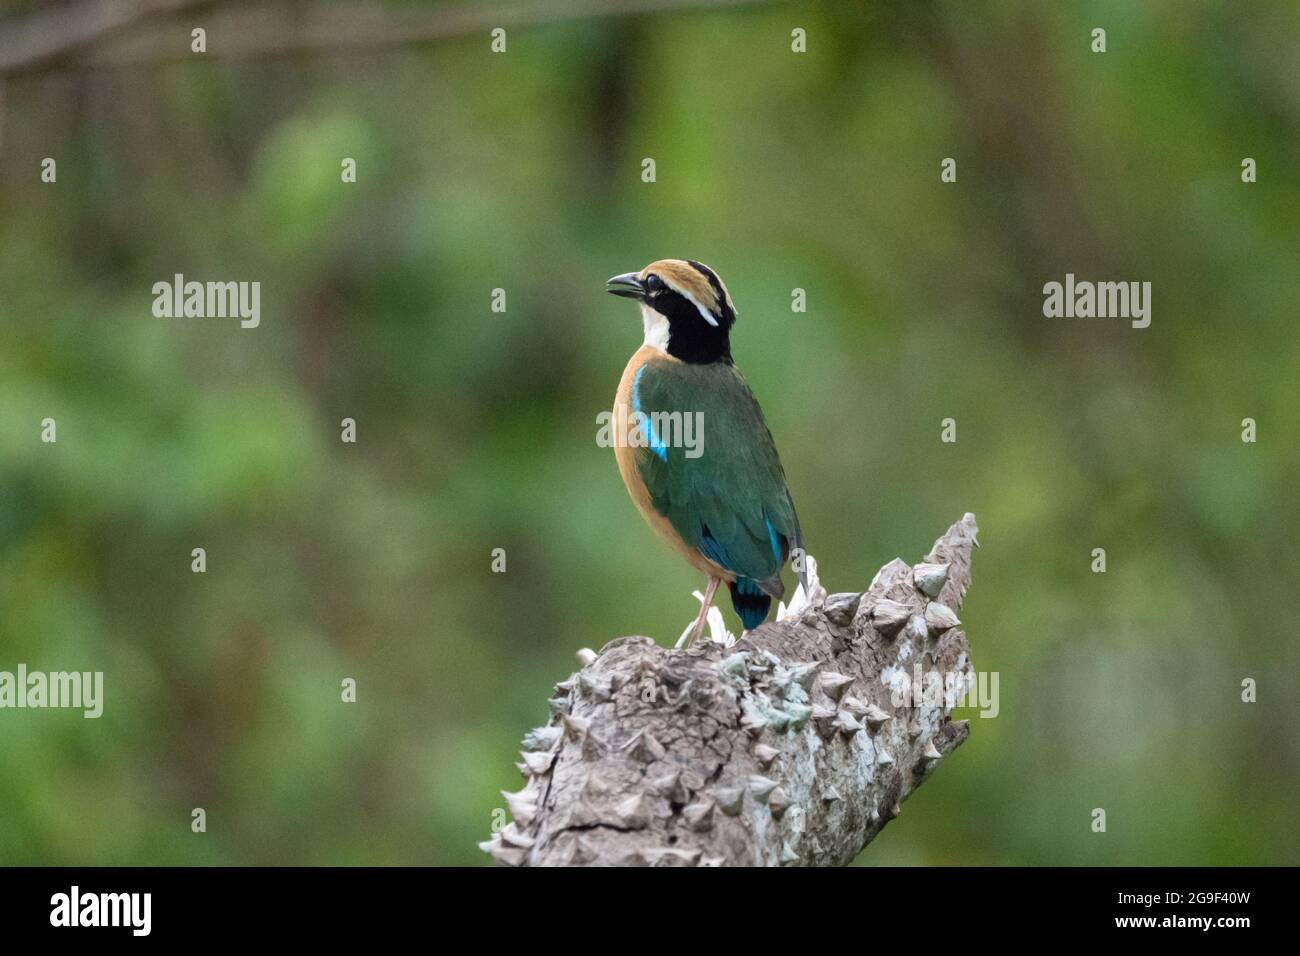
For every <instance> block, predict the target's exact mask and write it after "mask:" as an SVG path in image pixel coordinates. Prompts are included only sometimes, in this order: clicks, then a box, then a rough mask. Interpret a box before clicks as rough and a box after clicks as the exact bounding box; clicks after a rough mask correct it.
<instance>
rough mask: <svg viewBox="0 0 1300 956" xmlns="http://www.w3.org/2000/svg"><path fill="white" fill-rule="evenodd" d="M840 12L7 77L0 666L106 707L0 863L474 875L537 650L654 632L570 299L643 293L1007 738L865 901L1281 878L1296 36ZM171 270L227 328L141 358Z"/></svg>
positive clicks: (586, 305)
mask: <svg viewBox="0 0 1300 956" xmlns="http://www.w3.org/2000/svg"><path fill="white" fill-rule="evenodd" d="M863 6H864V5H860V4H839V3H820V4H800V5H797V6H794V5H789V6H758V7H753V8H746V9H740V10H734V11H726V12H682V13H676V14H663V15H658V16H653V17H645V18H607V19H599V20H593V21H583V22H576V23H565V24H554V25H548V26H542V27H536V28H531V29H519V30H514V31H512V32H511V34H510V45H509V52H508V53H507V54H505V55H492V54H490V53H489V52H488V41H487V38H486V36H480V35H474V36H468V37H465V38H462V39H457V40H451V41H447V42H440V43H438V44H437V45H436V47H434V48H428V49H410V50H400V51H399V50H394V51H384V52H373V53H364V54H359V53H351V54H340V55H325V54H321V55H313V56H299V57H291V58H285V59H277V60H268V61H257V60H254V61H249V60H231V61H223V60H221V59H220V58H219V57H212V58H211V59H207V60H202V61H199V60H197V59H196V60H195V61H194V62H187V63H181V64H172V65H163V66H158V67H141V68H130V69H110V70H101V71H89V70H76V69H69V70H54V71H49V72H45V73H41V74H39V75H35V76H30V77H18V78H13V79H11V80H10V81H9V82H8V83H7V84H6V90H5V92H6V94H7V95H6V97H5V103H6V110H7V112H6V115H5V118H4V137H5V140H4V148H3V150H4V151H3V154H2V157H0V158H2V164H0V249H2V250H3V255H2V257H0V669H10V670H11V669H13V668H14V667H15V666H16V665H17V664H18V663H19V662H25V663H26V664H28V666H29V667H31V668H41V669H47V670H49V669H77V670H103V671H104V672H105V675H106V676H105V684H106V702H105V712H104V716H103V717H102V718H101V719H99V720H97V721H95V720H84V719H82V717H81V716H80V714H79V713H74V712H66V711H44V712H41V711H37V712H32V711H3V712H0V768H2V772H0V861H3V862H5V863H59V864H85V863H105V864H106V863H118V864H146V863H161V864H177V863H212V864H233V863H252V864H271V863H306V864H324V863H349V864H352V863H355V864H362V863H369V864H414V863H437V864H479V863H485V862H486V857H484V856H483V855H482V854H480V853H479V851H478V850H477V849H476V848H475V843H476V842H477V841H478V840H480V839H483V838H485V836H486V835H487V833H488V831H489V828H490V826H491V823H492V812H493V810H494V808H498V807H500V806H502V804H503V801H502V800H501V798H500V796H499V794H498V791H499V790H501V789H503V788H508V789H517V786H518V782H519V781H518V777H517V775H516V773H515V770H514V769H513V763H514V761H515V760H516V759H517V757H516V750H517V747H518V741H519V738H520V737H521V735H522V734H523V732H524V731H525V730H526V729H527V728H529V727H531V726H533V725H536V724H538V723H540V722H542V721H543V720H544V718H545V716H546V705H545V699H546V697H547V696H548V695H549V691H550V688H551V686H552V684H553V683H554V682H555V681H556V680H558V679H561V678H563V677H564V676H566V675H567V674H568V673H569V672H570V671H571V669H572V668H573V666H574V658H573V654H574V651H575V650H577V649H578V648H579V647H581V646H584V645H593V644H594V645H596V646H599V645H600V644H601V643H603V642H604V641H605V640H608V639H612V638H614V637H617V636H620V635H624V634H649V635H652V636H654V637H656V638H657V639H658V640H659V641H661V642H667V641H670V640H672V639H674V638H675V637H676V636H677V634H678V633H679V632H680V630H681V628H682V627H683V626H685V624H686V623H687V622H688V621H689V620H690V619H691V617H692V616H693V614H694V610H695V607H696V603H695V601H694V599H692V598H691V597H690V591H691V590H692V589H693V588H695V587H697V586H699V583H700V582H698V581H696V580H695V574H694V572H693V571H692V570H690V569H689V568H688V567H686V566H685V565H684V564H683V563H681V562H680V561H679V560H678V559H677V558H675V557H673V556H672V555H670V554H669V553H668V552H667V551H666V550H664V549H662V548H661V547H660V546H659V545H658V544H657V543H656V542H655V541H654V540H653V538H652V537H651V535H650V533H649V532H648V530H647V529H646V528H645V527H644V526H643V525H642V523H641V521H640V519H639V518H638V517H637V515H636V513H635V511H634V510H633V508H632V506H631V504H630V503H629V502H628V500H627V498H626V495H625V493H624V490H623V488H622V485H621V482H620V481H619V478H618V475H617V472H616V469H615V465H614V461H613V455H612V452H611V451H610V450H609V449H605V448H600V447H597V445H596V443H595V440H594V438H595V434H596V430H597V425H596V416H597V414H598V413H599V412H601V411H602V410H605V409H607V408H608V407H609V405H610V403H611V401H612V396H613V392H614V387H615V385H616V384H617V381H618V378H619V375H620V373H621V370H622V368H623V364H624V362H625V361H626V359H627V356H628V355H629V354H630V353H631V352H632V351H633V350H634V349H635V348H636V346H637V345H638V344H639V343H640V325H639V320H638V317H637V315H636V313H635V310H634V309H633V308H632V307H631V306H629V305H628V304H627V303H625V302H621V301H618V300H614V299H611V298H610V297H608V296H606V295H605V294H604V292H603V280H604V278H605V277H606V276H608V275H611V274H614V273H616V272H624V271H627V270H629V269H638V268H640V267H641V266H642V265H644V264H645V263H647V262H649V261H651V260H653V259H656V258H660V257H686V256H690V257H695V258H700V259H702V260H704V261H706V262H708V263H709V264H710V265H712V266H713V267H715V268H716V269H717V270H718V272H719V273H720V274H721V275H722V276H723V277H724V278H725V280H726V282H727V284H728V285H729V287H730V290H731V292H732V295H733V297H734V298H735V300H736V303H737V306H738V309H739V312H740V321H739V324H738V326H737V328H736V330H735V334H734V337H733V343H734V352H735V355H736V358H737V361H738V364H739V365H740V367H741V368H742V369H743V370H744V372H745V374H746V376H747V377H748V378H749V380H750V382H751V384H752V385H753V387H754V390H755V391H756V393H757V394H758V396H759V398H760V400H761V401H762V403H763V406H764V408H765V410H766V412H767V415H768V419H769V423H770V425H771V428H772V431H773V433H774V435H775V437H776V440H777V443H778V446H779V447H780V449H781V452H782V456H783V459H784V461H785V465H786V471H787V473H788V475H789V480H790V487H791V489H792V490H793V493H794V495H795V498H796V501H797V502H798V505H799V509H800V515H801V518H802V522H803V526H804V529H805V532H806V535H807V538H808V542H809V547H810V549H811V550H812V552H813V553H814V554H815V555H816V556H817V558H818V560H819V562H820V565H821V568H822V571H823V578H824V580H825V581H826V583H827V584H828V585H829V586H830V588H831V589H832V590H847V589H861V588H862V587H864V586H865V585H866V583H867V582H868V581H869V580H870V578H871V575H872V574H873V573H874V572H875V570H876V569H877V568H878V567H879V566H880V565H881V564H883V563H885V562H886V561H888V560H889V559H891V558H893V557H895V556H896V555H901V556H903V557H905V558H907V559H910V560H915V559H917V558H919V557H920V555H921V554H923V553H924V552H925V550H926V549H927V548H928V546H929V544H930V543H931V541H932V540H933V538H934V537H935V536H936V535H938V534H939V533H940V532H941V531H942V530H943V529H944V528H946V527H947V525H948V524H949V523H950V522H952V521H954V520H956V519H957V518H959V517H960V516H961V514H962V513H963V512H964V511H966V510H971V511H974V512H975V513H976V514H977V515H978V517H979V521H980V525H981V527H982V529H983V530H982V535H981V541H982V544H983V548H982V550H980V551H979V552H978V553H977V555H976V563H975V569H974V570H975V585H974V588H973V589H972V590H971V592H970V594H969V596H968V602H967V605H966V607H965V609H964V610H963V612H962V615H961V616H962V619H963V621H964V623H965V625H966V628H967V631H968V633H969V635H970V639H971V644H972V646H973V649H974V659H975V664H976V667H977V668H979V669H980V670H984V671H998V672H999V673H1000V691H1001V700H1000V708H1001V712H1000V714H999V715H998V717H997V718H996V719H991V720H980V719H978V717H976V716H975V715H974V714H973V713H972V714H967V715H966V716H970V717H972V718H973V720H972V723H973V727H972V730H973V732H972V735H971V739H970V741H969V743H967V744H966V745H965V746H964V747H962V748H961V750H960V751H958V753H957V754H956V756H955V757H954V758H953V759H952V760H951V761H948V762H946V764H945V766H944V768H943V769H942V770H941V771H940V772H939V773H938V774H936V776H935V777H934V778H933V779H932V780H931V781H930V782H929V783H927V785H926V786H925V787H923V788H922V789H921V790H920V791H919V792H918V793H917V794H916V795H915V796H914V797H913V798H912V799H911V800H910V801H909V802H908V804H907V805H906V807H905V808H904V813H903V815H902V817H901V818H900V819H899V820H898V821H896V822H894V823H893V824H891V826H890V827H889V828H888V829H887V830H886V831H885V832H884V833H883V834H882V836H881V837H880V838H879V839H878V840H877V841H876V842H875V843H874V844H873V845H872V846H871V847H870V848H869V849H868V851H867V852H866V853H865V854H864V856H863V859H862V862H864V863H941V864H1004V863H1031V864H1101V863H1113V864H1139V863H1142V864H1209V863H1227V864H1238V863H1289V864H1295V863H1297V862H1300V854H1298V853H1297V843H1298V841H1297V837H1296V832H1295V807H1294V800H1295V794H1296V782H1297V763H1298V761H1300V757H1298V754H1300V746H1297V742H1298V731H1297V727H1300V714H1298V713H1297V694H1296V675H1297V670H1298V669H1297V664H1298V663H1300V661H1298V660H1297V640H1296V638H1297V634H1298V633H1300V612H1297V608H1296V602H1295V600H1294V598H1295V595H1296V593H1297V590H1298V588H1297V585H1298V584H1300V558H1298V557H1297V548H1296V541H1297V531H1298V529H1297V526H1296V487H1297V484H1296V475H1297V473H1298V472H1300V454H1298V453H1297V448H1298V446H1300V442H1298V441H1297V439H1298V438H1300V424H1298V422H1297V417H1296V411H1297V397H1298V391H1297V384H1296V369H1297V366H1298V365H1300V338H1298V337H1297V334H1296V303H1297V301H1300V270H1298V269H1297V263H1300V232H1298V231H1297V210H1300V134H1298V132H1297V130H1298V129H1300V123H1298V122H1297V120H1300V97H1297V93H1296V91H1297V86H1296V82H1295V81H1296V72H1295V50H1296V48H1297V44H1298V43H1300V7H1297V6H1295V5H1291V4H1266V3H1258V4H1254V3H1247V4H1231V5H1220V4H1213V3H1183V2H1174V0H1166V2H1154V3H1146V4H1132V3H1119V2H1087V3H1082V4H1069V5H1067V4H1047V3H1031V4H1022V3H1012V2H999V3H992V4H979V5H971V4H963V3H957V2H953V3H943V4H931V3H916V4H912V3H907V4H904V3H894V4H881V5H878V6H877V5H872V6H871V8H870V9H866V10H864V9H862V8H863ZM795 26H802V27H804V28H805V29H806V30H807V31H808V38H809V39H808V52H807V53H806V54H794V53H792V52H790V31H791V29H792V28H793V27H795ZM1094 26H1104V27H1105V28H1106V29H1107V31H1108V52H1106V53H1105V54H1094V53H1091V52H1090V51H1089V40H1090V37H1089V34H1090V31H1091V29H1092V28H1093V27H1094ZM46 156H50V157H55V158H56V159H57V161H58V182H57V184H53V185H49V184H42V183H41V182H40V181H39V178H38V171H39V164H40V161H41V159H42V158H43V157H46ZM345 156H349V157H353V158H355V159H356V161H357V167H358V181H357V182H356V184H354V185H349V184H343V183H341V182H340V177H339V169H340V161H341V159H342V157H345ZM647 156H650V157H653V158H654V159H655V160H656V163H657V170H658V181H657V182H655V183H653V184H646V183H643V182H641V179H640V162H641V159H642V158H643V157H647ZM946 156H951V157H954V158H956V159H957V163H958V181H957V183H955V184H942V183H941V182H940V181H939V163H940V160H941V159H942V158H943V157H946ZM1246 156H1250V157H1253V158H1254V159H1255V160H1256V161H1257V162H1258V166H1259V181H1258V183H1256V184H1253V185H1247V184H1243V183H1242V182H1241V179H1240V168H1241V161H1242V159H1243V157H1246ZM178 272H179V273H184V274H185V275H186V276H187V277H188V278H198V279H222V280H247V281H252V280H256V281H260V282H261V283H262V323H261V326H260V327H259V328H257V329H254V330H241V329H240V328H239V326H238V323H237V322H236V321H234V320H201V319H192V320H173V319H158V318H154V317H153V316H152V314H151V311H150V306H151V301H152V295H151V292H150V289H151V286H152V284H153V283H154V282H156V281H167V280H170V278H171V276H172V275H173V274H175V273H178ZM1067 272H1073V273H1075V274H1076V275H1077V276H1079V277H1080V278H1089V279H1095V280H1100V279H1114V280H1136V281H1150V282H1152V284H1153V313H1152V314H1153V321H1152V324H1151V327H1150V328H1149V329H1146V330H1134V329H1132V328H1130V327H1129V326H1128V323H1126V322H1124V321H1122V320H1100V319H1094V320H1086V319H1076V320H1067V319H1056V320H1052V319H1045V318H1044V317H1043V315H1042V311H1041V306H1042V298H1041V290H1042V286H1043V284H1044V283H1045V282H1048V281H1053V280H1056V281H1059V280H1061V279H1062V278H1063V277H1064V275H1065V273H1067ZM497 287H500V288H504V289H506V290H507V294H508V311H507V312H506V313H505V314H494V313H492V312H491V311H490V310H489V297H490V293H491V290H492V289H494V288H497ZM795 287H799V288H804V289H806V290H807V295H808V303H809V308H808V311H807V313H805V314H796V313H792V312H791V310H790V294H791V290H792V289H793V288H795ZM949 416H951V417H954V418H955V419H956V420H957V423H958V424H957V429H958V432H957V434H958V441H957V442H956V444H943V443H941V442H940V441H939V429H940V425H939V423H940V421H941V419H943V418H945V417H949ZM46 417H53V418H55V419H56V420H57V422H58V442H57V444H53V445H50V444H42V443H41V442H40V441H39V430H40V422H41V420H42V419H43V418H46ZM345 417H352V418H355V419H356V421H357V423H358V437H359V440H358V442H357V444H355V445H347V444H343V443H341V442H340V441H339V423H340V421H341V419H343V418H345ZM1244 417H1252V418H1254V419H1256V420H1257V421H1258V423H1259V441H1258V443H1256V444H1243V442H1242V441H1241V438H1240V429H1241V420H1242V419H1243V418H1244ZM195 547H203V548H205V549H206V550H207V554H208V571H207V573H206V574H203V575H197V574H193V573H191V571H190V552H191V549H192V548H195ZM498 547H500V548H504V549H505V550H506V552H507V556H508V557H507V560H508V570H507V573H505V574H493V573H491V571H490V567H489V565H490V552H491V550H492V549H493V548H498ZM1096 547H1104V548H1105V549H1106V551H1107V556H1108V570H1107V572H1106V573H1105V574H1093V573H1091V571H1090V568H1089V565H1090V561H1091V551H1092V549H1093V548H1096ZM724 606H725V602H724ZM726 612H727V615H728V619H729V621H731V623H732V625H733V626H735V622H734V617H733V616H732V615H731V611H730V608H729V607H727V609H726ZM344 677H354V678H356V680H357V682H358V686H359V702H358V703H357V704H356V705H344V704H342V703H340V700H339V685H340V681H341V679H342V678H344ZM1245 677H1252V678H1254V679H1255V680H1257V681H1258V683H1259V703H1257V704H1254V705H1247V704H1243V703H1241V702H1240V700H1239V694H1240V682H1241V680H1242V679H1243V678H1245ZM193 807H204V808H205V809H206V810H207V813H208V832H207V833H206V834H203V835H195V834H192V833H191V832H190V826H189V824H190V811H191V808H193ZM1094 807H1103V808H1105V809H1106V811H1107V814H1108V832H1107V833H1106V834H1104V835H1097V834H1093V833H1092V832H1091V831H1090V828H1089V823H1090V813H1091V811H1092V808H1094Z"/></svg>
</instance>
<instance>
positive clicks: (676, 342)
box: [606, 259, 736, 363]
mask: <svg viewBox="0 0 1300 956" xmlns="http://www.w3.org/2000/svg"><path fill="white" fill-rule="evenodd" d="M606 285H607V289H606V291H608V292H610V293H612V294H614V295H620V296H623V297H624V298H628V299H636V300H637V301H638V302H640V303H641V317H642V319H643V321H644V323H645V342H646V344H647V345H652V346H654V347H655V348H657V349H659V350H661V351H663V352H667V353H668V354H669V355H671V356H673V357H674V358H678V359H681V360H682V361H683V362H699V363H707V362H730V361H731V338H730V332H731V326H732V324H733V323H734V322H735V321H736V308H735V306H734V305H732V304H731V296H730V295H729V294H728V293H727V287H726V286H725V285H723V284H722V280H721V279H719V278H718V276H717V273H715V272H714V271H713V270H712V269H710V268H709V267H708V266H706V265H705V264H704V263H702V262H696V261H695V260H694V259H660V260H659V261H658V262H652V263H650V265H648V266H646V267H645V268H644V269H642V270H641V271H640V272H628V273H626V274H624V275H621V276H614V277H613V278H612V279H610V280H608V282H607V283H606Z"/></svg>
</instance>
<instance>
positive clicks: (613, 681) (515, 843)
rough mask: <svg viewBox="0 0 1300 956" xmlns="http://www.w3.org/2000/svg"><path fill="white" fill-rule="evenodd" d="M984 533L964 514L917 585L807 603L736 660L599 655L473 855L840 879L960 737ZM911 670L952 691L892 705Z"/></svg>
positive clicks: (640, 644)
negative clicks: (754, 869)
mask: <svg viewBox="0 0 1300 956" xmlns="http://www.w3.org/2000/svg"><path fill="white" fill-rule="evenodd" d="M976 532H977V528H976V525H975V517H974V515H970V514H967V515H966V516H965V517H964V518H963V519H962V520H961V521H959V522H958V523H957V524H954V525H953V526H952V527H951V528H949V529H948V531H947V533H946V534H944V535H943V537H941V538H939V540H938V541H936V542H935V545H934V547H933V548H932V549H931V551H930V553H929V554H928V555H926V557H925V558H924V560H923V561H922V562H921V563H920V564H918V565H916V566H915V568H914V567H913V566H911V565H908V564H907V563H906V562H904V561H902V560H895V561H892V562H890V563H889V564H887V565H886V566H885V567H883V568H882V569H881V570H880V571H879V572H878V573H877V574H876V577H875V580H873V581H872V583H871V586H870V587H869V588H868V589H867V590H866V591H865V592H864V593H861V594H833V595H829V596H828V595H827V594H826V593H825V591H824V590H822V589H821V588H820V587H819V586H817V587H814V588H813V594H811V595H810V596H809V604H808V605H807V606H806V607H805V608H803V609H802V610H799V611H797V612H796V613H795V614H794V615H793V616H791V617H787V618H786V619H785V620H782V621H779V622H775V623H770V624H765V625H763V626H762V627H759V628H758V629H756V630H755V631H753V632H751V633H750V634H748V635H746V636H745V637H744V638H743V639H742V640H740V641H738V642H737V643H736V644H735V645H734V646H732V647H730V648H724V647H723V646H721V645H720V644H716V643H712V642H709V641H704V642H701V643H699V644H697V645H696V646H694V647H691V648H689V649H684V650H671V649H668V648H664V647H660V646H659V645H657V644H656V643H655V642H654V641H652V640H651V639H650V638H648V637H625V638H621V639H619V640H616V641H613V642H611V643H609V644H607V645H605V647H604V648H602V649H601V651H600V653H599V654H598V655H596V656H595V659H594V660H590V662H589V663H586V664H585V665H584V666H583V668H582V669H581V670H580V671H578V672H577V673H575V674H573V675H571V676H570V677H569V678H568V679H566V680H564V681H562V682H561V683H560V684H558V685H556V688H555V693H554V696H553V697H552V699H551V702H550V705H551V709H552V717H551V720H550V721H549V723H547V724H546V725H545V726H543V727H539V728H537V729H536V730H534V731H531V732H530V733H529V734H528V736H527V737H525V742H524V753H523V755H522V762H521V763H520V764H519V767H520V770H521V772H523V774H524V777H525V779H526V780H527V784H526V785H525V787H524V788H523V790H521V791H520V792H519V793H515V794H507V795H506V798H507V801H508V804H509V808H510V811H511V813H512V814H513V816H514V821H513V822H512V823H510V824H508V825H507V826H506V827H505V828H504V829H502V831H501V832H500V833H497V834H496V835H494V836H493V837H492V838H491V839H490V840H488V841H487V842H485V843H483V844H481V846H482V847H483V849H484V850H486V851H487V852H488V853H490V854H491V855H492V857H493V858H494V859H495V860H496V861H497V862H499V863H502V864H506V865H513V866H565V865H642V866H645V865H648V866H723V865H730V866H756V865H761V866H777V865H832V866H833V865H843V864H846V863H848V862H850V861H851V860H852V859H853V858H854V857H855V856H857V855H858V853H859V852H861V850H862V848H863V847H865V846H866V845H867V844H868V843H869V842H871V840H872V838H874V837H875V835H876V834H877V833H879V832H880V830H881V829H882V828H883V827H884V826H885V824H886V823H888V822H889V821H890V820H892V819H893V818H894V817H896V816H897V815H898V813H899V807H900V805H901V804H902V802H903V801H904V800H905V799H906V798H907V796H908V795H909V794H910V793H912V791H913V790H915V789H916V787H918V786H919V785H920V784H921V782H922V781H924V780H925V779H926V777H927V776H928V775H929V774H930V773H932V772H933V770H934V768H935V767H936V766H938V764H940V763H941V762H943V760H944V758H946V757H947V755H948V754H950V753H951V752H952V751H953V749H954V748H956V747H957V746H958V745H960V744H961V743H962V741H964V740H965V739H966V737H967V735H968V733H969V730H968V726H967V723H966V722H965V721H953V720H952V719H951V716H950V712H951V706H950V705H951V703H952V701H953V700H954V699H959V698H960V696H961V693H962V692H964V690H965V688H966V687H967V686H969V683H970V681H971V680H972V678H973V670H972V667H971V662H970V648H969V646H968V644H967V642H966V636H965V634H964V633H963V632H962V630H961V628H960V622H958V621H957V619H956V615H955V614H954V613H953V612H954V611H955V609H957V608H959V607H960V606H961V603H962V599H963V598H964V597H965V594H966V589H967V587H969V585H970V562H971V549H972V547H973V546H974V545H975V544H976V541H975V535H976ZM587 656H588V658H590V655H587ZM918 665H919V666H920V668H921V669H922V670H921V673H922V674H924V675H926V676H927V679H931V678H929V675H930V674H932V673H934V672H936V671H937V672H938V673H939V674H941V675H944V676H946V678H947V680H948V687H949V689H950V690H952V689H953V688H955V692H954V693H953V694H952V695H951V696H949V697H948V698H947V699H944V698H943V696H942V695H939V694H934V693H930V694H922V695H917V694H914V693H908V694H906V695H903V694H899V693H896V692H897V691H899V690H901V689H902V688H903V685H904V677H906V678H907V679H908V680H911V679H914V678H915V676H916V667H917V666H918ZM918 696H919V698H920V699H918Z"/></svg>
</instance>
